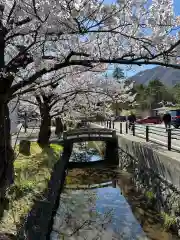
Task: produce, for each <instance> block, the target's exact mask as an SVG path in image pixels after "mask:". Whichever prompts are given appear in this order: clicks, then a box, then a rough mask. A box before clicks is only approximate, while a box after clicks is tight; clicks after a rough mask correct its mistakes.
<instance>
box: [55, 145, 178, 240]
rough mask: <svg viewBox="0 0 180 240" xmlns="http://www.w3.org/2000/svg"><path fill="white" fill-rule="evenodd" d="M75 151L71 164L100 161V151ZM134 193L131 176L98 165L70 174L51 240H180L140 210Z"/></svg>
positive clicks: (73, 171)
mask: <svg viewBox="0 0 180 240" xmlns="http://www.w3.org/2000/svg"><path fill="white" fill-rule="evenodd" d="M86 146H87V145H86ZM78 147H79V146H76V147H75V149H74V153H73V154H72V157H71V161H76V162H77V161H78V159H80V160H79V161H84V162H88V161H98V160H101V159H102V157H101V155H100V154H98V152H101V149H98V152H97V150H96V149H93V148H90V147H89V148H88V149H87V148H86V149H82V145H81V147H80V149H81V151H80V150H79V153H78ZM83 148H84V147H83ZM78 156H79V157H78ZM133 189H134V188H133V186H132V184H131V183H130V175H129V174H128V173H123V172H121V171H119V170H118V169H112V168H107V167H104V166H102V167H101V166H99V165H98V168H95V167H93V168H91V169H90V168H84V169H73V170H70V171H69V172H68V175H67V177H66V185H65V188H64V191H63V193H62V195H61V198H60V204H59V208H58V211H57V213H56V216H55V218H54V226H53V232H52V233H51V240H59V239H62V240H66V239H67V240H75V239H76V240H81V239H82V240H83V239H86V240H99V239H102V240H111V239H112V240H115V239H119V240H140V239H141V240H146V239H152V240H155V239H157V240H171V239H179V238H176V237H175V236H172V235H171V234H170V233H168V232H166V231H165V230H164V229H163V228H162V226H161V225H160V224H159V223H158V222H157V221H156V218H155V213H153V212H151V211H150V210H149V211H148V210H147V209H143V207H141V205H142V206H143V203H141V202H138V200H137V199H138V196H136V193H135V192H134V191H133ZM135 199H136V200H135ZM127 200H128V201H127ZM128 202H129V203H128ZM145 205H146V204H145ZM137 219H138V220H137Z"/></svg>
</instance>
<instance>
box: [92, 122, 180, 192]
mask: <svg viewBox="0 0 180 240" xmlns="http://www.w3.org/2000/svg"><path fill="white" fill-rule="evenodd" d="M91 126H92V127H99V125H97V124H94V123H93V124H91ZM116 135H117V137H118V145H119V148H120V149H121V150H122V151H124V152H125V153H127V154H128V155H130V156H131V157H133V158H134V159H136V160H137V162H138V163H139V165H140V166H141V167H142V166H144V168H150V169H151V170H153V171H154V172H155V173H157V174H158V175H160V176H161V177H162V178H163V179H165V180H166V181H168V182H169V183H171V184H172V185H174V186H175V187H176V188H178V189H180V153H176V152H173V151H168V150H166V149H163V147H162V148H161V147H160V146H158V145H156V144H152V143H147V142H145V141H144V140H143V139H141V138H138V137H135V136H131V135H123V134H119V133H117V134H116Z"/></svg>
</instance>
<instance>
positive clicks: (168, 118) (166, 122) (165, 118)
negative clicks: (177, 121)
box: [163, 112, 171, 131]
mask: <svg viewBox="0 0 180 240" xmlns="http://www.w3.org/2000/svg"><path fill="white" fill-rule="evenodd" d="M163 122H164V125H165V128H166V131H167V129H168V128H170V127H171V114H170V113H168V112H166V113H165V114H164V116H163Z"/></svg>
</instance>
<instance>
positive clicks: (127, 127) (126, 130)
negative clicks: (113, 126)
mask: <svg viewBox="0 0 180 240" xmlns="http://www.w3.org/2000/svg"><path fill="white" fill-rule="evenodd" d="M126 133H128V123H127V122H126Z"/></svg>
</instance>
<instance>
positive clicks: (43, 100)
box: [20, 71, 134, 147]
mask: <svg viewBox="0 0 180 240" xmlns="http://www.w3.org/2000/svg"><path fill="white" fill-rule="evenodd" d="M43 85H44V84H42V86H43ZM131 85H132V84H131ZM131 88H132V86H130V85H129V86H125V83H122V84H120V83H117V82H115V81H114V80H113V79H108V80H107V79H105V78H104V77H103V76H102V74H99V73H97V72H91V71H89V72H84V73H74V74H71V75H68V76H66V77H65V78H63V79H60V80H59V82H55V80H54V81H52V84H51V85H49V86H46V87H40V86H39V85H38V86H37V89H36V91H35V92H34V94H33V95H32V93H29V94H26V95H24V96H22V97H21V98H20V99H21V100H20V105H21V109H24V106H26V112H32V108H33V107H34V112H35V111H37V108H38V112H39V116H40V119H41V125H40V131H39V137H38V143H39V145H40V146H41V147H46V146H47V145H48V143H49V138H50V135H51V120H52V119H53V118H55V117H61V118H62V119H63V120H65V121H68V120H70V119H71V118H73V117H74V115H76V117H77V116H78V113H79V115H81V116H83V117H84V118H89V117H93V116H94V117H96V116H97V115H100V116H104V117H109V116H110V115H111V114H112V109H111V104H112V102H114V101H120V102H123V101H124V102H127V101H128V100H129V101H131V99H132V101H133V100H134V98H133V96H131V93H130V91H129V90H130V89H131ZM28 108H29V110H28Z"/></svg>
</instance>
